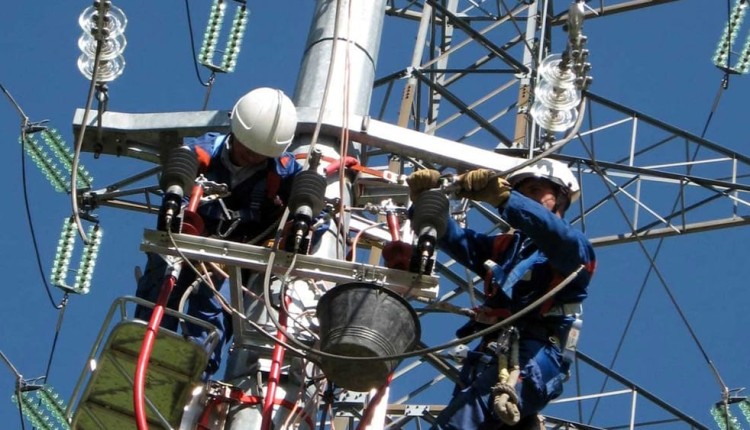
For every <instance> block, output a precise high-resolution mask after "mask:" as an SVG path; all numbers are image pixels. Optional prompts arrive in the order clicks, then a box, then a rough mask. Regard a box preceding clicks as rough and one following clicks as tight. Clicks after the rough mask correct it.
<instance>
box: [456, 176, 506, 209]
mask: <svg viewBox="0 0 750 430" xmlns="http://www.w3.org/2000/svg"><path fill="white" fill-rule="evenodd" d="M494 176H495V173H494V172H493V171H491V170H487V169H476V170H472V171H470V172H466V173H464V174H463V175H461V176H459V177H458V182H459V184H460V185H461V190H460V191H458V192H457V193H456V195H457V196H458V197H464V198H467V199H472V200H478V201H481V202H487V203H489V204H491V205H492V206H494V207H498V206H502V205H504V204H505V202H506V201H507V200H508V197H509V196H510V190H511V187H510V184H509V183H508V181H506V180H505V179H503V178H500V177H494Z"/></svg>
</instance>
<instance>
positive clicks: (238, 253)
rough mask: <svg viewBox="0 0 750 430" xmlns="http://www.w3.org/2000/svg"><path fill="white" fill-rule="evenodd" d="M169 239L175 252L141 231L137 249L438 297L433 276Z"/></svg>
mask: <svg viewBox="0 0 750 430" xmlns="http://www.w3.org/2000/svg"><path fill="white" fill-rule="evenodd" d="M172 238H173V239H174V245H176V246H177V249H175V247H174V245H173V244H172V241H171V240H170V238H169V234H168V233H167V232H163V231H156V230H144V234H143V241H142V242H141V247H140V249H141V250H142V251H148V252H155V253H158V254H163V255H173V256H177V255H183V256H185V257H187V258H190V259H195V260H201V261H207V262H215V263H226V264H231V265H235V266H239V267H244V268H248V269H251V270H254V271H256V272H264V271H265V270H268V269H270V270H271V272H272V273H274V274H277V275H284V274H286V273H289V275H290V276H295V277H300V278H309V279H320V280H325V281H331V282H334V283H346V282H352V281H361V282H372V283H374V284H376V285H379V286H382V287H385V288H388V289H391V290H393V291H395V292H397V293H399V294H404V295H406V296H407V297H410V298H415V299H421V300H423V301H427V302H430V301H432V300H435V299H436V298H437V297H438V290H439V286H438V278H437V277H436V276H428V275H419V274H416V273H412V272H407V271H404V270H397V269H389V268H386V267H381V266H373V265H370V264H364V263H356V262H351V261H343V260H335V259H330V258H324V257H318V256H313V255H302V254H296V255H295V254H293V253H291V252H286V251H281V250H272V249H269V248H265V247H261V246H255V245H248V244H244V243H236V242H230V241H226V240H219V239H213V238H208V237H200V236H192V235H186V234H177V233H174V234H172ZM272 254H274V258H272V256H271V255H272ZM271 264H272V265H271Z"/></svg>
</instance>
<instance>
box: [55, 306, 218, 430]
mask: <svg viewBox="0 0 750 430" xmlns="http://www.w3.org/2000/svg"><path fill="white" fill-rule="evenodd" d="M127 302H137V303H139V304H142V305H150V306H153V304H150V303H149V302H146V301H143V300H140V299H136V298H132V297H123V298H119V299H117V300H116V301H115V303H114V304H113V305H112V308H111V309H110V313H109V315H108V318H107V319H106V321H105V323H104V325H103V327H102V332H100V336H99V339H98V340H97V342H96V344H95V346H94V349H93V350H92V354H91V356H90V357H89V360H88V365H87V366H86V368H85V369H84V371H83V373H82V375H81V378H80V379H79V384H78V385H77V386H76V389H75V390H74V394H73V399H72V400H71V402H70V406H69V410H68V411H67V415H68V418H69V420H71V423H72V428H73V429H80V430H89V429H96V430H110V429H118V430H120V429H135V428H136V425H135V414H134V407H133V377H134V375H135V369H136V364H137V361H138V355H139V353H140V350H141V345H142V342H143V337H144V335H145V332H146V327H147V322H145V321H141V320H132V319H123V320H122V321H120V322H118V323H116V324H115V326H114V328H112V330H111V331H110V332H109V335H108V337H107V339H106V342H104V344H103V346H102V347H101V349H100V346H101V344H102V339H103V338H104V333H105V331H106V329H107V328H108V327H109V326H110V322H111V319H112V316H113V314H114V311H115V310H117V309H118V308H119V309H121V310H122V312H121V315H122V316H125V315H126V313H125V310H124V306H125V303H127ZM168 311H169V313H170V314H172V315H174V316H179V317H181V318H185V319H186V320H187V321H189V322H191V323H194V322H196V323H200V324H201V325H203V326H207V324H206V323H205V322H201V321H199V320H195V319H193V318H192V317H189V316H188V315H184V314H180V313H178V312H175V311H171V310H168ZM210 328H211V329H212V332H211V333H210V335H209V337H208V340H207V342H206V343H205V344H198V343H196V342H193V341H190V340H187V339H185V338H184V337H183V336H182V335H180V334H178V333H175V332H173V331H170V330H166V329H163V328H162V329H160V330H159V332H158V334H157V336H156V341H155V342H154V348H153V351H152V353H151V359H150V361H149V365H148V373H147V377H146V390H145V392H146V405H147V413H148V422H149V427H150V428H152V429H173V428H178V427H179V425H180V422H181V420H182V414H183V411H184V406H185V404H187V402H188V400H189V399H190V396H191V393H192V391H193V390H194V389H195V387H196V386H198V385H201V384H202V382H201V374H202V373H203V370H204V369H205V367H206V363H207V362H208V357H209V354H210V352H211V351H212V350H213V348H214V347H215V345H216V343H217V341H218V335H217V333H216V329H215V328H213V327H210ZM97 351H99V352H98V353H97ZM87 377H88V378H87ZM86 379H88V383H87V385H86V387H85V389H84V390H83V393H82V395H81V397H80V399H79V400H78V401H77V402H76V397H77V393H78V392H79V390H80V388H81V385H82V382H83V381H84V380H86ZM74 404H75V405H76V410H75V411H74V412H73V411H71V410H70V409H71V408H72V407H73V406H74ZM71 413H72V417H71Z"/></svg>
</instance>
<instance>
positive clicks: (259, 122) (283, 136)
mask: <svg viewBox="0 0 750 430" xmlns="http://www.w3.org/2000/svg"><path fill="white" fill-rule="evenodd" d="M231 122H232V134H233V135H234V137H235V140H236V141H239V143H240V144H242V145H243V146H245V147H246V148H248V149H250V150H251V151H253V152H256V153H258V154H261V155H265V156H266V157H278V156H279V155H281V154H282V153H283V152H284V151H285V150H286V149H287V147H289V144H290V143H291V142H292V139H293V138H294V132H295V130H296V129H297V109H296V108H295V107H294V103H292V101H291V100H290V99H289V97H287V96H286V95H285V94H284V92H282V91H281V90H277V89H274V88H257V89H254V90H252V91H250V92H249V93H247V94H245V95H244V96H242V97H241V98H240V99H239V100H238V101H237V103H236V104H235V105H234V108H233V109H232V116H231Z"/></svg>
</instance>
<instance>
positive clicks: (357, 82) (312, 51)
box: [226, 0, 386, 429]
mask: <svg viewBox="0 0 750 430" xmlns="http://www.w3.org/2000/svg"><path fill="white" fill-rule="evenodd" d="M385 5H386V1H385V0H368V1H353V0H318V1H317V2H316V4H315V9H314V11H313V18H312V23H311V25H310V30H309V33H308V38H307V43H306V45H305V47H304V55H303V59H302V65H301V68H300V72H299V75H298V79H297V85H296V90H295V96H294V102H295V105H296V106H297V109H298V111H305V112H314V115H315V116H316V118H320V119H321V120H323V121H325V120H326V119H327V118H332V119H335V120H337V122H338V121H341V119H342V118H344V119H346V118H347V117H348V116H350V115H367V114H368V112H369V107H370V98H371V95H372V85H373V82H374V77H375V67H376V61H377V57H378V50H379V48H380V38H381V34H382V29H383V21H384V19H385ZM344 123H346V121H344ZM313 137H315V141H313ZM341 142H342V134H340V133H336V134H335V135H332V134H326V133H325V132H321V133H319V134H318V135H317V136H313V134H308V135H297V136H296V137H295V139H294V143H293V144H292V147H291V150H292V151H293V152H294V153H295V154H297V155H300V154H309V153H310V152H312V150H313V149H317V150H320V152H321V153H322V155H323V159H322V160H321V163H320V167H321V168H325V166H326V165H327V164H329V163H330V161H331V160H339V159H340V158H342V157H343V156H348V157H355V158H356V159H357V160H359V157H360V147H359V145H358V144H356V143H352V142H348V145H347V146H346V147H344V149H343V150H342V149H341V148H342V145H341ZM313 145H314V148H313ZM343 166H344V163H342V168H343ZM340 178H341V176H339V175H332V176H329V177H328V178H327V186H326V191H325V195H326V197H328V198H334V199H339V201H340V202H341V206H349V205H351V184H349V183H348V181H347V180H346V179H344V182H343V183H342V181H341V179H340ZM339 223H340V224H341V225H342V226H339V225H337V223H334V222H332V223H329V224H330V225H329V226H327V230H326V231H325V232H324V233H323V234H320V235H316V237H318V238H319V239H318V240H317V242H316V243H315V244H313V252H312V253H313V254H314V255H316V256H324V257H328V258H342V259H343V258H345V252H344V245H345V243H346V241H345V235H346V230H347V227H346V225H347V223H346V217H345V216H344V215H343V214H339ZM298 283H299V287H300V288H301V289H302V290H303V291H304V290H305V289H308V290H309V284H308V283H307V282H306V281H304V280H299V281H294V282H292V283H291V285H289V286H288V288H289V289H295V288H296V287H297V286H298ZM318 284H320V283H318ZM330 287H331V286H324V288H330ZM293 296H294V297H292V303H290V306H289V312H290V315H291V314H294V313H295V311H300V310H303V309H311V308H314V307H315V303H314V302H312V303H310V300H314V301H317V299H316V298H315V297H312V296H305V297H304V298H303V299H300V298H299V296H300V294H296V295H293ZM300 300H302V302H299V301H300ZM298 302H299V303H298ZM261 306H262V305H261ZM256 311H257V309H256ZM247 312H248V315H250V314H251V313H252V312H253V310H252V309H249V310H248V311H247ZM277 318H278V317H277ZM266 327H268V325H266ZM289 332H290V333H291V334H294V333H299V330H294V327H291V325H290V327H289ZM259 347H260V348H264V347H265V348H268V345H265V346H263V345H259ZM238 351H245V349H242V348H240V349H238ZM235 358H236V357H235ZM253 361H254V360H253ZM261 361H262V360H261ZM255 365H257V362H254V363H249V362H248V361H247V360H246V359H236V360H233V359H231V358H230V360H229V362H228V364H227V375H235V376H239V375H243V374H244V375H245V376H244V377H240V378H245V379H246V380H247V381H245V382H243V381H239V379H240V378H237V379H234V380H233V383H234V384H238V385H239V386H243V387H244V386H248V387H249V386H253V385H254V384H253V383H252V382H250V380H251V379H254V376H255V374H254V373H253V372H248V371H247V370H246V369H240V368H234V367H235V366H242V367H244V368H250V367H253V366H255ZM259 367H260V368H261V371H263V367H264V366H263V364H261V365H260V366H259ZM290 372H292V370H290ZM303 374H304V372H303ZM285 385H286V384H285V383H280V384H279V387H278V388H279V389H280V390H282V391H284V392H285V393H292V394H293V393H295V392H297V391H298V388H297V387H295V386H288V387H287V386H285ZM239 409H246V410H235V411H234V412H233V413H231V414H230V417H229V420H228V423H227V426H226V428H227V429H240V428H257V427H255V426H258V427H259V426H260V422H259V421H260V419H261V413H260V412H261V411H260V410H258V409H256V408H252V407H247V408H244V407H241V408H239ZM311 413H312V414H314V413H315V411H311ZM275 415H277V414H274V419H273V421H274V423H275V425H276V426H278V425H280V424H281V422H280V420H282V421H283V417H276V416H275Z"/></svg>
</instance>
